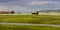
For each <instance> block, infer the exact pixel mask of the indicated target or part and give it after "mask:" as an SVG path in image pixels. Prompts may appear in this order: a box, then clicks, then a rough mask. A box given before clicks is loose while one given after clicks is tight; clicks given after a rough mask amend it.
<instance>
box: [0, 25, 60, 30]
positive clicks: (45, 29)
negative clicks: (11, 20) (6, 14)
mask: <svg viewBox="0 0 60 30" xmlns="http://www.w3.org/2000/svg"><path fill="white" fill-rule="evenodd" d="M0 30H60V28H59V27H50V26H20V25H19V26H17V25H3V24H0Z"/></svg>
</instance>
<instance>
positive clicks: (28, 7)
mask: <svg viewBox="0 0 60 30" xmlns="http://www.w3.org/2000/svg"><path fill="white" fill-rule="evenodd" d="M45 9H48V10H50V9H60V0H0V11H12V10H13V11H15V12H31V11H39V10H45Z"/></svg>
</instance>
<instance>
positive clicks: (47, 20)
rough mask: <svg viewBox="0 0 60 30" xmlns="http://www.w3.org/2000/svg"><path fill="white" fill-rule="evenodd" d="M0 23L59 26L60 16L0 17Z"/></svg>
mask: <svg viewBox="0 0 60 30" xmlns="http://www.w3.org/2000/svg"><path fill="white" fill-rule="evenodd" d="M0 22H13V23H14V22H15V23H34V24H60V15H0Z"/></svg>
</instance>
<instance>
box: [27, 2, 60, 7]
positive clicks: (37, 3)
mask: <svg viewBox="0 0 60 30" xmlns="http://www.w3.org/2000/svg"><path fill="white" fill-rule="evenodd" d="M57 3H58V2H55V1H32V2H29V3H28V4H27V5H31V6H35V5H49V4H57ZM59 3H60V2H59Z"/></svg>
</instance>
